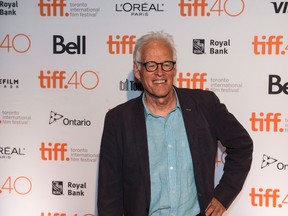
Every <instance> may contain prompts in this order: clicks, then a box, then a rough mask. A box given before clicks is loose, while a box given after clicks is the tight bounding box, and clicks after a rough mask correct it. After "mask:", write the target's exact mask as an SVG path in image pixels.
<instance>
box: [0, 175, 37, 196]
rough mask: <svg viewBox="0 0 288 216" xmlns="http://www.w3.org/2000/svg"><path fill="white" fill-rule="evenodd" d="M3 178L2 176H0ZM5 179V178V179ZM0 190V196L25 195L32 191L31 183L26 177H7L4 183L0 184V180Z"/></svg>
mask: <svg viewBox="0 0 288 216" xmlns="http://www.w3.org/2000/svg"><path fill="white" fill-rule="evenodd" d="M2 176H3V175H2ZM5 178H6V177H5ZM0 181H1V183H0V185H1V188H0V194H1V195H2V194H3V195H4V194H5V195H6V193H7V195H21V196H23V195H27V194H29V193H30V192H31V190H32V181H31V179H30V178H28V177H26V176H19V177H17V178H15V177H11V176H9V177H7V178H6V179H5V180H4V183H2V181H3V180H2V179H0Z"/></svg>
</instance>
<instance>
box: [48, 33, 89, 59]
mask: <svg viewBox="0 0 288 216" xmlns="http://www.w3.org/2000/svg"><path fill="white" fill-rule="evenodd" d="M64 52H66V53H68V54H71V55H74V54H86V36H84V35H83V36H81V35H77V40H76V42H68V43H65V41H64V37H63V36H61V35H53V53H54V54H63V53H64Z"/></svg>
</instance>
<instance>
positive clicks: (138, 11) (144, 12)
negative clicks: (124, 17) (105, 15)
mask: <svg viewBox="0 0 288 216" xmlns="http://www.w3.org/2000/svg"><path fill="white" fill-rule="evenodd" d="M115 10H116V12H125V13H129V14H130V15H131V16H149V14H150V13H151V12H163V11H164V4H153V3H147V2H145V3H141V4H140V3H130V2H126V3H124V4H123V3H121V4H116V5H115Z"/></svg>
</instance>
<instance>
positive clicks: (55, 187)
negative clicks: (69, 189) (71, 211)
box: [52, 181, 63, 196]
mask: <svg viewBox="0 0 288 216" xmlns="http://www.w3.org/2000/svg"><path fill="white" fill-rule="evenodd" d="M52 194H53V195H57V196H59V195H63V181H52Z"/></svg>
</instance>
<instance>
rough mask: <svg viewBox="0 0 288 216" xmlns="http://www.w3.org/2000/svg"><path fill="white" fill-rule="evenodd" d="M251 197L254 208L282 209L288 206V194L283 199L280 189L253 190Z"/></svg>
mask: <svg viewBox="0 0 288 216" xmlns="http://www.w3.org/2000/svg"><path fill="white" fill-rule="evenodd" d="M249 196H250V197H251V205H252V206H254V207H274V208H277V207H278V208H282V207H283V205H287V204H288V194H287V195H286V196H285V198H281V196H280V190H279V189H271V188H268V189H263V188H259V189H258V191H257V190H256V188H251V192H250V194H249Z"/></svg>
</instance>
